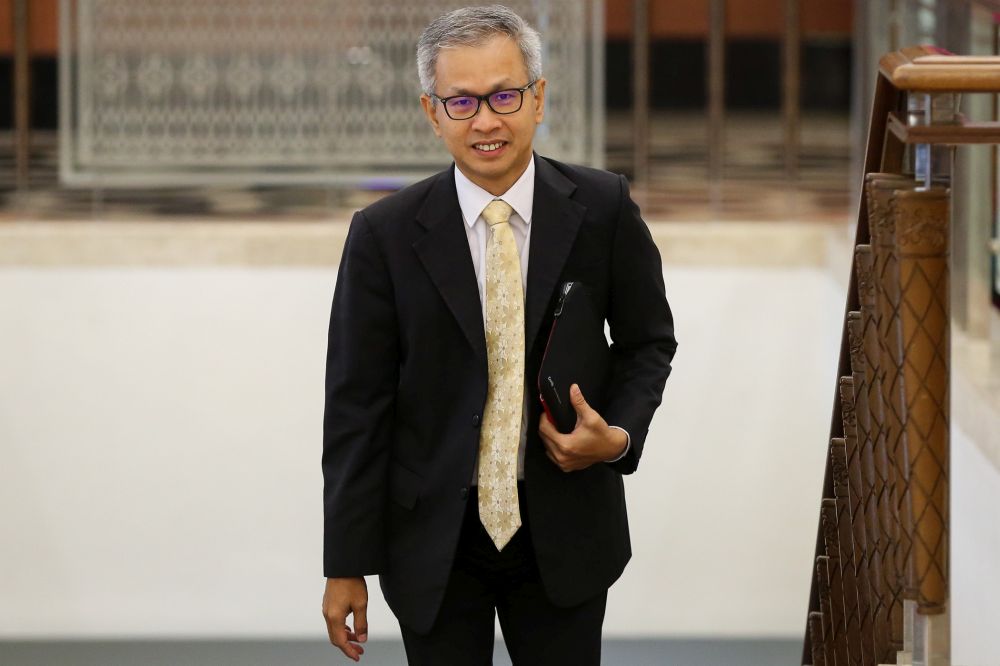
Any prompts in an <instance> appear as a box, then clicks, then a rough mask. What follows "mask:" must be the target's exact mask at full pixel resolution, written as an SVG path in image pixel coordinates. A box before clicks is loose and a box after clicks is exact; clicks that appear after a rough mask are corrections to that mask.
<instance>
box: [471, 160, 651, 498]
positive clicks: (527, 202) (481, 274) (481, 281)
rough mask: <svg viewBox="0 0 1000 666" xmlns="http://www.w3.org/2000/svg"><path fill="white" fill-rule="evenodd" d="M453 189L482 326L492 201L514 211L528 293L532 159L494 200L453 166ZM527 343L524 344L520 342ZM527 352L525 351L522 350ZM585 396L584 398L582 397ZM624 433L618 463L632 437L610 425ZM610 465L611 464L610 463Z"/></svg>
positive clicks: (520, 460) (520, 463)
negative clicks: (486, 214) (488, 213)
mask: <svg viewBox="0 0 1000 666" xmlns="http://www.w3.org/2000/svg"><path fill="white" fill-rule="evenodd" d="M455 189H456V190H457V191H458V205H459V208H461V209H462V219H463V221H464V222H465V233H466V235H467V236H468V239H469V252H470V253H471V254H472V266H473V267H474V268H475V270H476V282H477V283H478V286H479V303H480V305H482V309H483V325H484V326H485V324H486V241H487V240H488V239H489V235H490V230H489V224H487V222H486V220H485V219H484V218H483V215H482V213H483V209H484V208H486V206H487V204H489V203H490V202H491V201H493V200H494V199H503V200H504V201H505V202H507V204H509V205H510V207H511V208H513V209H514V212H513V213H511V216H510V228H511V231H512V232H513V234H514V242H515V243H516V244H517V250H518V255H519V256H520V259H521V287H522V289H523V291H524V294H525V295H527V293H528V248H529V246H530V244H531V210H532V206H533V204H534V201H535V157H534V156H532V157H531V161H530V162H528V167H527V168H526V169H525V170H524V173H522V174H521V176H520V178H518V179H517V181H515V182H514V184H513V185H511V186H510V189H508V190H507V191H506V192H504V193H503V194H501V195H500V196H498V197H495V196H493V195H492V194H490V193H489V192H487V191H486V190H484V189H483V188H481V187H479V186H478V185H476V184H475V183H473V182H472V181H471V180H469V178H468V177H467V176H466V175H465V174H464V173H462V170H461V169H460V168H458V165H456V166H455ZM524 342H525V344H528V341H527V340H525V341H524ZM525 351H527V350H525ZM535 390H536V389H534V388H532V387H529V386H525V390H524V406H523V407H522V408H521V443H520V445H519V447H518V450H517V478H518V480H521V479H524V449H525V444H526V442H527V436H528V396H529V395H532V394H533V392H534V391H535ZM585 397H586V396H585ZM611 427H612V428H617V429H618V430H621V431H622V432H624V433H625V436H626V437H628V443H627V444H626V446H625V450H624V451H623V452H622V454H621V456H619V457H618V458H615V460H620V459H621V458H623V457H625V455H626V454H627V453H628V450H629V449H630V448H631V446H632V438H631V437H630V436H629V434H628V432H627V431H625V430H624V429H623V428H619V427H618V426H611ZM610 462H614V461H610ZM478 478H479V462H478V459H477V461H476V469H475V470H474V471H473V477H472V483H473V485H475V484H476V482H477V480H478Z"/></svg>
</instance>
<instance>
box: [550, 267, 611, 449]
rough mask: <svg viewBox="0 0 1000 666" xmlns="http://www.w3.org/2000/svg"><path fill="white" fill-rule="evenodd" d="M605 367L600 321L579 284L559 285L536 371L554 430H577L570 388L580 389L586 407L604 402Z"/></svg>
mask: <svg viewBox="0 0 1000 666" xmlns="http://www.w3.org/2000/svg"><path fill="white" fill-rule="evenodd" d="M610 367H611V352H610V350H609V349H608V342H607V339H606V338H605V337H604V319H603V318H602V317H600V316H598V314H597V310H596V309H595V308H594V304H593V301H592V300H591V298H590V294H589V293H588V291H587V288H586V287H585V286H584V284H583V283H582V282H566V283H564V284H563V285H562V287H560V296H559V302H558V304H557V305H556V309H555V318H554V320H553V322H552V330H551V331H550V332H549V341H548V343H547V344H546V345H545V356H544V357H543V358H542V365H541V368H540V369H539V372H538V393H539V397H540V398H541V400H542V406H543V407H544V408H545V413H546V414H547V415H548V418H549V420H550V421H551V422H552V423H553V425H555V427H556V430H558V431H559V432H561V433H568V432H572V431H573V429H574V428H575V427H576V410H575V409H573V404H572V403H571V402H570V399H569V388H570V386H572V385H573V384H579V385H580V390H581V391H582V392H583V397H584V399H585V400H586V401H587V403H588V404H589V405H590V406H591V407H594V408H595V409H598V408H599V407H600V406H601V405H602V404H603V402H604V390H605V384H606V383H607V380H608V371H609V369H610Z"/></svg>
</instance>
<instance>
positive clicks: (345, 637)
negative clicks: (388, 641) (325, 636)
mask: <svg viewBox="0 0 1000 666" xmlns="http://www.w3.org/2000/svg"><path fill="white" fill-rule="evenodd" d="M330 642H331V643H333V645H335V646H336V647H337V648H339V649H340V651H341V652H343V653H344V656H346V657H347V658H348V659H353V660H354V661H359V660H360V659H361V655H363V654H364V653H365V649H364V648H363V647H361V646H360V645H358V642H360V641H358V637H357V634H355V633H354V632H353V631H351V628H350V627H348V626H347V625H342V626H340V627H338V628H336V629H334V628H333V627H332V626H331V627H330Z"/></svg>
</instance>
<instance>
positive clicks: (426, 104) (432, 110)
mask: <svg viewBox="0 0 1000 666" xmlns="http://www.w3.org/2000/svg"><path fill="white" fill-rule="evenodd" d="M420 106H422V107H423V108H424V114H425V115H426V116H427V120H428V121H429V122H430V124H431V127H432V128H433V129H434V134H436V135H437V136H441V125H440V123H438V117H437V107H436V105H435V104H434V100H433V99H431V96H430V95H428V94H427V93H424V94H423V95H421V96H420Z"/></svg>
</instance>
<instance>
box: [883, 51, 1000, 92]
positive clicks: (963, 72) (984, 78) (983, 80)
mask: <svg viewBox="0 0 1000 666" xmlns="http://www.w3.org/2000/svg"><path fill="white" fill-rule="evenodd" d="M879 71H880V72H881V73H882V75H883V76H885V77H886V78H887V79H888V80H889V82H890V83H891V84H892V86H893V87H894V88H896V89H897V90H905V91H908V92H955V93H961V92H996V91H997V90H998V89H1000V58H997V57H988V56H956V55H952V54H951V53H949V52H948V51H946V50H945V49H941V48H938V47H936V46H916V47H907V48H904V49H901V50H899V51H893V52H892V53H887V54H885V55H884V56H882V58H881V59H880V60H879Z"/></svg>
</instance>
